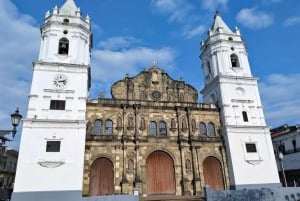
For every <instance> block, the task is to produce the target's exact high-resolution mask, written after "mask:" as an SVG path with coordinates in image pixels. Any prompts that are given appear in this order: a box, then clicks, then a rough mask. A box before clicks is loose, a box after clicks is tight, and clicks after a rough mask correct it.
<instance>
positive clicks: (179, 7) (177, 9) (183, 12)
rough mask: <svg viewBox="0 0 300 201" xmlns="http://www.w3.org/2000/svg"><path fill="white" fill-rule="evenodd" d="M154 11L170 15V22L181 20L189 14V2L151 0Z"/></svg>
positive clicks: (181, 0) (190, 7) (182, 0)
mask: <svg viewBox="0 0 300 201" xmlns="http://www.w3.org/2000/svg"><path fill="white" fill-rule="evenodd" d="M151 5H152V8H153V10H154V11H155V12H160V13H164V14H167V15H170V17H169V21H170V22H174V21H175V22H182V21H184V20H185V19H186V18H188V17H190V16H189V11H190V10H191V9H192V6H191V4H189V3H188V2H187V1H184V0H151Z"/></svg>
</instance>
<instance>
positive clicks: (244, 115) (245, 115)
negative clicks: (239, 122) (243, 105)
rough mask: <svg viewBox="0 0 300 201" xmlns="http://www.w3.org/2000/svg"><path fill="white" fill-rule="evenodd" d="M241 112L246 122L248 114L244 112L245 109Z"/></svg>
mask: <svg viewBox="0 0 300 201" xmlns="http://www.w3.org/2000/svg"><path fill="white" fill-rule="evenodd" d="M242 114H243V120H244V122H248V115H247V112H246V111H243V112H242Z"/></svg>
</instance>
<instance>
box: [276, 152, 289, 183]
mask: <svg viewBox="0 0 300 201" xmlns="http://www.w3.org/2000/svg"><path fill="white" fill-rule="evenodd" d="M278 158H279V162H280V166H281V172H282V178H283V183H284V187H287V182H286V177H285V172H284V168H283V161H282V160H283V153H282V152H281V151H279V152H278Z"/></svg>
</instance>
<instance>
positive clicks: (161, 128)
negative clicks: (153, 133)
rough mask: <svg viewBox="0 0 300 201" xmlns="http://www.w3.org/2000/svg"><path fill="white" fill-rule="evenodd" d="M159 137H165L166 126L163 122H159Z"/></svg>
mask: <svg viewBox="0 0 300 201" xmlns="http://www.w3.org/2000/svg"><path fill="white" fill-rule="evenodd" d="M159 135H160V136H167V125H166V123H165V122H163V121H161V122H159Z"/></svg>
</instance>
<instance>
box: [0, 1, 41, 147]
mask: <svg viewBox="0 0 300 201" xmlns="http://www.w3.org/2000/svg"><path fill="white" fill-rule="evenodd" d="M34 23H35V20H34V19H33V18H32V17H31V16H28V15H24V14H21V13H19V11H18V9H17V8H16V6H15V5H14V4H13V3H11V1H10V0H5V1H0V24H1V27H2V28H1V29H0V44H1V48H0V70H1V73H0V91H1V92H2V96H1V104H0V111H1V115H0V125H1V129H11V122H10V114H11V113H13V112H14V111H15V109H16V107H20V112H21V113H22V114H23V116H25V115H26V108H27V103H28V99H27V97H28V94H29V88H30V83H31V73H32V60H34V59H35V58H37V55H38V49H39V42H40V41H39V40H40V35H39V28H38V27H35V26H34V25H33V24H34ZM19 130H20V126H19ZM20 133H21V132H20V131H18V135H17V138H19V137H20V136H19V135H20ZM17 144H18V140H16V141H15V142H13V145H14V146H15V147H17V146H18V145H17Z"/></svg>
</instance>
